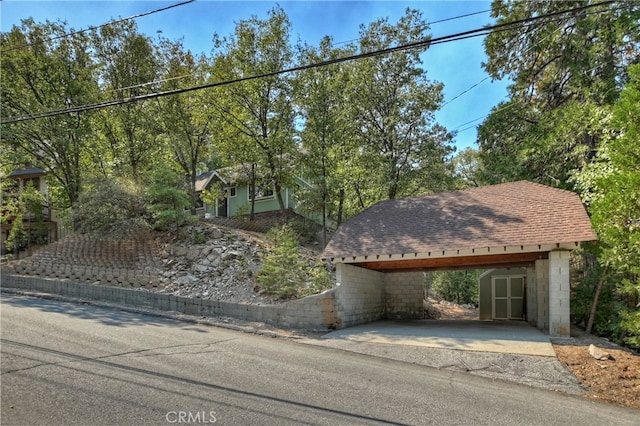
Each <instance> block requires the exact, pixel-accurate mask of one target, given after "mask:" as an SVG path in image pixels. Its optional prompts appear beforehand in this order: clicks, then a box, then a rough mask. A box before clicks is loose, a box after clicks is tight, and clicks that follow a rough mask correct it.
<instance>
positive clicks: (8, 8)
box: [0, 0, 507, 150]
mask: <svg viewBox="0 0 640 426" xmlns="http://www.w3.org/2000/svg"><path fill="white" fill-rule="evenodd" d="M179 2H180V0H175V1H115V0H110V1H28V0H27V1H25V0H4V1H2V2H1V3H0V15H1V20H0V28H1V30H2V31H8V30H10V29H11V27H12V26H13V25H14V24H19V23H20V20H21V19H25V18H28V17H33V18H34V20H35V21H36V22H44V21H45V20H47V19H48V20H50V21H57V20H63V21H66V22H67V23H68V24H69V26H70V27H72V28H74V29H76V30H78V29H83V28H87V27H89V26H96V25H100V24H103V23H105V22H107V21H109V20H111V19H117V18H122V17H128V16H132V15H136V14H140V13H144V12H148V11H151V10H154V9H158V8H161V7H166V6H168V5H171V4H175V3H179ZM276 4H279V5H280V6H281V7H282V8H283V9H284V10H285V12H286V13H287V15H288V16H289V19H290V20H291V23H292V36H293V41H296V40H297V39H300V40H302V41H305V42H307V43H308V44H311V45H316V46H317V45H318V43H319V41H320V39H321V38H322V37H323V36H325V35H330V36H332V37H333V40H334V43H340V42H346V41H352V40H355V39H357V37H358V30H359V26H360V25H361V24H365V25H366V24H368V23H369V22H372V21H374V20H376V19H378V18H383V17H388V18H389V21H390V22H392V23H395V22H397V21H398V19H399V18H400V17H401V16H402V15H404V11H405V9H406V8H407V7H410V8H414V9H418V10H420V11H422V14H423V17H424V19H425V20H426V21H427V22H434V21H438V20H441V19H446V18H452V17H456V16H460V15H465V14H470V13H474V12H480V11H485V10H488V9H489V8H490V2H489V1H456V0H450V1H430V0H429V1H427V0H425V1H344V0H342V1H279V2H274V1H219V0H197V1H196V2H194V3H190V4H187V5H184V6H180V7H177V8H173V9H169V10H167V11H164V12H160V13H155V14H152V15H149V16H144V17H140V18H137V19H136V22H137V24H138V28H139V30H140V31H141V32H143V33H145V34H147V35H149V36H151V37H154V36H155V35H156V33H157V32H158V31H162V34H163V35H164V36H165V37H168V38H170V39H173V40H176V39H183V42H184V45H185V47H186V48H188V49H190V50H192V51H193V52H194V53H201V52H205V53H207V54H209V53H210V52H211V48H212V42H211V39H212V35H213V34H214V33H218V34H220V35H228V34H230V33H232V32H233V30H234V28H235V23H236V22H238V21H240V20H242V19H247V18H249V17H250V16H251V15H256V16H258V17H259V18H266V15H267V11H268V10H270V9H271V8H273V7H274V6H275V5H276ZM491 22H492V20H491V17H490V16H489V13H488V12H487V13H482V14H478V15H473V16H469V17H466V18H461V19H456V20H452V21H448V22H443V23H434V24H433V25H431V29H430V33H431V34H432V36H433V37H440V36H445V35H449V34H454V33H457V32H462V31H466V30H471V29H475V28H479V27H482V26H483V25H487V24H491ZM482 41H483V40H482V37H476V38H472V39H468V40H463V41H456V42H453V43H445V44H440V45H435V46H432V47H431V48H429V50H428V51H427V52H426V53H425V54H424V55H423V56H422V58H423V61H424V64H423V67H424V68H425V70H426V71H427V76H428V78H429V79H431V80H435V81H440V82H442V83H444V85H445V88H444V93H445V102H448V101H449V100H451V99H452V98H454V97H455V96H457V95H459V94H460V93H462V92H463V91H465V90H467V89H469V88H470V87H471V86H473V85H474V84H476V83H478V82H480V81H481V80H483V79H484V78H485V77H487V75H486V73H485V72H484V70H483V69H482V66H481V63H482V62H483V61H484V60H485V59H486V56H485V54H484V49H483V44H482ZM506 86H507V82H505V81H496V82H492V81H491V79H488V80H486V81H484V82H482V83H481V84H479V85H478V86H477V87H475V88H473V89H471V90H469V92H468V93H465V94H464V95H462V96H460V97H459V98H457V99H455V100H453V101H451V102H450V103H449V104H447V105H446V106H445V107H444V108H443V109H442V110H441V111H438V112H437V113H436V120H437V121H438V122H439V123H440V124H442V125H444V126H445V127H447V129H449V130H455V129H458V130H463V131H461V132H460V133H459V134H458V136H457V137H456V146H457V147H458V149H459V150H461V149H463V148H465V147H468V146H475V141H476V127H475V126H477V125H478V124H480V123H481V122H482V120H478V121H473V122H472V120H475V119H477V118H482V117H484V116H486V115H487V114H488V113H489V111H490V110H491V108H492V107H493V106H495V105H497V104H498V103H499V102H500V101H501V100H502V99H503V98H504V97H505V96H506ZM465 129H466V130H465Z"/></svg>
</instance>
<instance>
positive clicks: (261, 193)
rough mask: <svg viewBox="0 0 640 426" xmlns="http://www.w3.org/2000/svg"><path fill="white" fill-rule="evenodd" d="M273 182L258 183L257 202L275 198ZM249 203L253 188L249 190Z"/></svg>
mask: <svg viewBox="0 0 640 426" xmlns="http://www.w3.org/2000/svg"><path fill="white" fill-rule="evenodd" d="M273 194H274V192H273V182H272V181H267V182H257V183H256V200H260V199H261V198H272V197H273ZM247 197H248V199H249V201H251V188H249V194H248V195H247Z"/></svg>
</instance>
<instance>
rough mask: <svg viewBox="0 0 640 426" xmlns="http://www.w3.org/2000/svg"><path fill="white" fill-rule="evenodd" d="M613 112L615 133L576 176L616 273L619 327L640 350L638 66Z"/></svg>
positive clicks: (605, 259) (604, 259)
mask: <svg viewBox="0 0 640 426" xmlns="http://www.w3.org/2000/svg"><path fill="white" fill-rule="evenodd" d="M629 74H630V80H629V82H628V84H627V86H626V88H625V89H624V90H623V91H622V93H621V94H620V98H619V100H618V101H617V102H616V103H615V104H614V106H613V108H612V119H611V126H612V128H613V129H615V130H616V131H615V132H614V133H612V134H610V137H609V138H608V139H606V140H605V142H604V143H602V144H601V146H600V147H599V150H598V152H597V155H596V158H595V160H594V161H593V162H592V163H591V164H589V165H588V166H587V167H585V168H584V169H583V170H582V171H581V172H580V173H579V174H578V175H577V177H576V181H577V184H578V186H579V188H580V189H581V191H582V193H583V194H584V198H585V199H586V200H587V201H588V202H589V211H590V213H591V217H592V222H593V226H594V228H595V229H596V231H597V232H598V237H599V239H600V252H599V260H600V262H601V263H602V264H603V265H607V266H608V267H609V268H610V269H611V270H613V271H614V274H613V275H614V279H616V284H617V286H616V290H617V292H618V294H619V297H620V298H621V299H622V301H623V302H624V303H623V305H624V308H623V312H622V321H621V325H622V328H623V329H624V330H625V331H626V332H627V333H628V335H629V337H628V342H629V343H630V344H633V345H634V346H636V347H640V334H639V332H640V314H639V313H638V312H639V310H638V308H640V305H639V303H640V282H639V281H638V277H639V276H640V173H639V170H640V123H639V122H638V116H640V65H634V66H632V67H630V68H629Z"/></svg>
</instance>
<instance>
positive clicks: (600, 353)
mask: <svg viewBox="0 0 640 426" xmlns="http://www.w3.org/2000/svg"><path fill="white" fill-rule="evenodd" d="M589 355H591V356H592V357H594V358H595V359H597V360H599V361H606V360H608V359H613V357H612V356H611V354H610V353H609V352H605V351H604V350H602V349H600V348H599V347H597V346H596V345H594V344H593V343H592V344H590V345H589Z"/></svg>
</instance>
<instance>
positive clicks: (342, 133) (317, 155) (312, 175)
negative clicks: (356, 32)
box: [296, 37, 353, 247]
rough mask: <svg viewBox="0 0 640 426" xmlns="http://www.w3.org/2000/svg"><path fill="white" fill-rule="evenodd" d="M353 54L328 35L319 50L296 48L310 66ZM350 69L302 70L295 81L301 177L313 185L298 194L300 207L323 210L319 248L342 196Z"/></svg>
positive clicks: (309, 47) (332, 67)
mask: <svg viewBox="0 0 640 426" xmlns="http://www.w3.org/2000/svg"><path fill="white" fill-rule="evenodd" d="M348 53H353V52H352V49H349V48H346V49H337V48H335V47H334V46H333V45H332V41H331V38H329V37H325V38H323V39H322V40H321V42H320V47H319V48H317V49H316V48H314V47H311V46H308V45H305V46H299V55H300V62H301V63H302V64H313V63H318V62H321V61H328V60H331V59H336V58H339V57H342V56H344V55H346V54H348ZM347 81H348V73H347V72H346V68H345V66H343V65H340V64H335V65H330V66H325V67H319V68H312V69H309V70H307V71H305V72H301V73H300V74H299V75H298V78H297V79H296V105H297V107H298V109H299V119H300V120H301V121H302V123H303V125H302V126H303V127H302V129H300V130H299V137H300V141H301V144H302V147H303V150H302V153H301V155H300V156H299V161H300V163H301V164H302V165H303V168H304V170H303V173H302V174H303V175H304V177H305V179H309V181H310V183H311V185H309V186H307V187H304V188H301V191H298V192H297V193H296V197H297V200H298V203H299V208H303V209H306V210H307V211H308V212H310V213H315V212H318V211H319V212H321V220H322V230H323V234H322V246H323V247H324V246H325V245H326V243H327V217H328V216H329V214H331V212H332V210H333V209H332V207H333V205H334V204H335V203H336V202H338V200H339V197H340V194H344V187H343V181H342V179H340V178H339V174H338V173H337V172H338V169H339V167H340V164H344V162H345V160H346V158H347V157H348V156H346V155H344V153H345V151H346V150H347V149H348V148H346V145H348V144H351V142H350V141H349V136H348V132H349V131H350V130H351V129H350V128H349V127H350V126H349V123H348V119H347V115H346V114H345V113H344V111H345V110H346V109H347V105H348V103H347V97H346V96H345V93H344V90H343V88H344V87H345V85H346V84H347Z"/></svg>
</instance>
